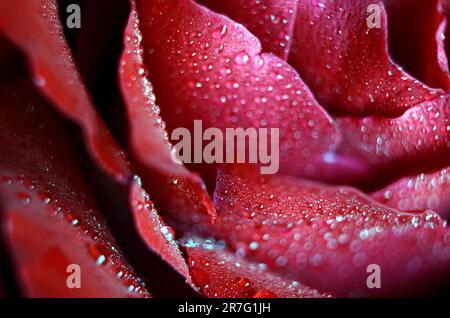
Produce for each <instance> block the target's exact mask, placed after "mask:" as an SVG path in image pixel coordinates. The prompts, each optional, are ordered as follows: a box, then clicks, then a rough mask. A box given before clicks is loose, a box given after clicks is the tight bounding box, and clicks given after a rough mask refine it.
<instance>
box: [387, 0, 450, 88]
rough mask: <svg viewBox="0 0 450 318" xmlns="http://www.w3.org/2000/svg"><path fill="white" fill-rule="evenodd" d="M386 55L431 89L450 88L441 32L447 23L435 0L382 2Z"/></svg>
mask: <svg viewBox="0 0 450 318" xmlns="http://www.w3.org/2000/svg"><path fill="white" fill-rule="evenodd" d="M383 2H384V5H385V7H386V13H387V18H388V26H389V28H388V31H389V35H388V38H389V52H390V53H391V55H392V58H393V59H394V60H395V61H396V62H397V63H399V64H400V65H402V66H403V67H404V68H405V69H406V71H408V72H410V73H411V75H413V76H414V77H415V78H417V79H418V80H420V81H421V82H423V83H425V84H426V85H428V86H430V87H436V88H442V89H443V90H445V91H447V90H448V89H449V88H450V78H449V72H448V61H447V56H446V54H445V43H444V39H445V37H444V36H443V35H444V32H445V28H446V25H447V21H446V19H445V17H444V16H443V14H442V13H441V12H440V10H439V8H440V6H439V2H440V1H438V0H431V1H422V0H412V1H411V0H384V1H383Z"/></svg>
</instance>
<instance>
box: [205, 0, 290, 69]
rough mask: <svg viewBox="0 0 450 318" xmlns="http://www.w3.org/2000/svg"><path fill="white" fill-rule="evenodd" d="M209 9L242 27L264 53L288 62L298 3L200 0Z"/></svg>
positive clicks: (267, 0) (273, 0)
mask: <svg viewBox="0 0 450 318" xmlns="http://www.w3.org/2000/svg"><path fill="white" fill-rule="evenodd" d="M198 2H200V3H202V4H204V5H206V6H207V7H208V8H210V9H212V10H214V11H217V12H220V13H222V14H224V15H226V16H227V17H229V18H231V19H233V20H234V21H236V22H239V23H242V24H243V25H244V26H245V27H246V28H247V29H248V30H249V31H250V32H252V33H253V34H254V35H255V36H257V37H258V39H259V40H260V41H261V45H262V49H263V51H265V52H271V53H274V54H276V55H278V56H279V57H280V58H282V59H283V60H286V59H287V57H288V54H289V49H290V46H291V38H292V31H293V28H294V20H295V14H296V11H297V0H262V1H246V0H222V1H216V0H200V1H198Z"/></svg>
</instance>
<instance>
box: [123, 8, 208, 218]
mask: <svg viewBox="0 0 450 318" xmlns="http://www.w3.org/2000/svg"><path fill="white" fill-rule="evenodd" d="M131 6H132V12H131V15H130V19H129V21H128V25H127V27H126V31H125V41H124V50H123V54H122V57H121V62H120V70H119V77H120V84H121V89H122V93H123V95H124V99H125V105H126V110H127V113H128V121H129V129H130V144H131V147H132V154H133V157H134V158H135V159H136V160H137V161H138V163H139V165H140V166H142V169H140V171H141V173H140V174H141V175H142V176H143V177H144V178H145V179H144V182H145V183H146V185H147V188H148V189H150V190H151V191H152V196H155V197H156V199H157V201H158V204H159V205H158V206H159V207H160V209H161V210H162V211H167V213H169V215H171V216H175V218H176V219H178V220H180V219H181V220H185V221H187V220H188V219H189V220H190V221H192V219H193V218H202V216H203V217H204V216H205V215H208V216H209V218H210V219H211V220H212V219H214V217H215V210H214V206H213V204H212V202H211V199H210V198H209V195H208V193H207V192H206V188H205V186H204V184H203V182H202V180H201V179H200V178H199V176H197V175H196V174H193V173H190V172H189V171H188V170H187V169H186V168H185V167H184V166H183V165H181V164H177V163H175V162H174V160H173V157H172V150H171V145H170V143H169V141H168V139H167V132H166V131H165V128H164V127H165V124H164V122H163V121H162V119H161V117H160V116H159V107H158V106H157V105H156V104H155V96H154V94H153V87H152V85H151V84H150V82H149V81H148V79H147V77H146V74H147V71H146V68H145V66H144V64H143V60H142V49H141V47H140V45H141V43H140V39H141V38H142V36H141V34H140V31H139V21H138V17H137V14H136V11H135V5H134V3H133V2H131ZM196 214H199V215H196Z"/></svg>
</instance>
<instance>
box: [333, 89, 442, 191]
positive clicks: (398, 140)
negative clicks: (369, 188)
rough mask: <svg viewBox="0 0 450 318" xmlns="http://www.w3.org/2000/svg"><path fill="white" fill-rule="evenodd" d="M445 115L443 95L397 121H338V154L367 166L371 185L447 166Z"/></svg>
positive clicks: (379, 119) (356, 119)
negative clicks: (339, 135)
mask: <svg viewBox="0 0 450 318" xmlns="http://www.w3.org/2000/svg"><path fill="white" fill-rule="evenodd" d="M449 115H450V101H449V97H448V96H446V97H442V98H438V99H435V100H432V101H428V102H424V103H422V104H420V105H417V106H415V107H414V108H411V109H409V110H408V111H406V112H405V113H404V114H403V115H401V116H399V117H397V118H386V117H379V116H369V117H365V118H362V119H358V118H353V117H343V118H339V119H337V120H336V123H337V125H338V126H339V127H341V129H342V135H343V142H342V148H341V149H340V152H341V153H343V154H345V155H347V156H350V157H353V158H357V159H358V160H360V161H362V162H363V163H364V164H368V165H370V166H371V167H372V169H373V170H374V171H375V175H374V177H373V180H372V182H373V183H374V184H375V183H377V182H379V181H383V180H385V179H386V178H387V179H389V178H392V177H394V178H395V177H396V176H397V175H404V174H405V173H409V174H415V173H418V172H419V171H420V170H421V169H426V170H427V171H432V170H434V169H438V168H441V167H443V166H447V165H448V164H449V158H450V156H449V155H450V134H449V132H450V117H449ZM418 170H419V171H418ZM386 171H388V172H389V173H386ZM383 172H384V173H383Z"/></svg>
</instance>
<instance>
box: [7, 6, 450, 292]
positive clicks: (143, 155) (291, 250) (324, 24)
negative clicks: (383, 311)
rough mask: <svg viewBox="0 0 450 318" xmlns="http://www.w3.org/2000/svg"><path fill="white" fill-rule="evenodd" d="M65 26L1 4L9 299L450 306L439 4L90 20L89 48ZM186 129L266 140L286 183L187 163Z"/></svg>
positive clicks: (245, 170) (447, 109)
mask: <svg viewBox="0 0 450 318" xmlns="http://www.w3.org/2000/svg"><path fill="white" fill-rule="evenodd" d="M67 5H68V3H66V1H55V0H45V1H32V0H15V1H2V2H1V4H0V64H1V69H2V74H1V75H0V80H1V87H0V96H1V108H0V119H1V120H0V149H1V151H0V207H1V210H0V211H1V220H2V222H1V232H2V246H1V249H4V250H5V253H3V254H2V255H7V257H4V260H3V262H2V264H5V266H4V267H5V268H3V269H2V273H3V276H4V278H5V277H7V276H8V273H9V272H10V271H12V272H13V273H14V274H15V276H14V277H15V279H14V281H9V280H6V281H5V282H4V284H5V285H6V287H7V288H6V289H5V288H4V289H5V290H6V293H8V292H10V291H9V289H10V287H11V286H15V285H16V284H17V286H19V290H20V294H21V295H24V296H29V297H149V296H150V295H154V296H193V295H195V294H196V293H199V294H201V295H202V296H207V297H256V298H266V297H330V296H331V297H356V296H405V295H429V294H431V293H433V294H435V293H439V292H440V291H441V290H443V289H445V288H448V283H449V272H448V268H449V265H450V233H449V231H448V227H447V224H446V218H447V217H448V215H449V213H450V200H449V198H450V187H449V183H450V177H449V169H450V168H449V167H448V166H449V163H450V120H449V116H450V102H449V100H450V97H449V96H448V95H447V93H446V92H447V91H448V90H449V88H450V80H449V71H448V63H447V57H446V53H447V52H449V51H448V50H449V47H447V46H448V42H446V41H445V37H444V35H445V34H446V32H447V24H446V23H447V20H446V16H447V14H448V12H449V11H448V8H447V2H446V1H442V2H441V1H419V0H415V1H407V0H404V1H401V0H400V1H399V0H396V1H394V0H385V1H369V0H355V1H348V0H335V1H331V0H320V1H319V0H318V1H311V0H260V1H244V0H226V1H225V0H223V1H212V0H199V1H193V0H152V1H140V0H136V1H134V0H130V2H129V4H128V3H127V2H126V1H119V0H118V1H111V2H108V4H106V3H105V4H102V5H99V4H98V3H95V2H92V1H89V2H88V1H86V3H85V5H84V6H82V7H81V8H82V9H81V14H82V17H83V19H82V20H81V21H82V26H81V29H80V30H78V31H77V30H72V29H70V28H66V29H64V27H63V26H64V25H65V23H66V21H65V18H66V17H67V14H68V13H67V12H66V10H65V8H66V7H67ZM78 8H79V7H78ZM75 9H77V8H76V7H75ZM75 9H74V10H75ZM75 11H76V10H75ZM60 13H61V16H60ZM66 26H67V24H66ZM121 36H123V40H122V39H120V38H119V37H121ZM66 37H67V39H66ZM69 44H70V45H69ZM119 51H120V52H119ZM115 52H116V53H117V54H116V53H115ZM194 121H201V123H202V125H203V126H202V127H203V128H204V129H215V130H214V131H215V132H216V133H217V134H221V133H224V134H225V133H226V132H227V131H228V129H249V128H252V129H253V128H254V129H258V130H259V131H269V132H270V133H269V137H274V136H275V135H274V132H275V130H272V129H276V132H277V136H279V140H278V139H277V141H278V143H277V144H276V147H277V148H278V147H279V157H277V158H276V159H277V161H279V162H277V165H279V167H278V166H277V170H278V168H279V171H278V173H276V174H267V175H266V174H262V173H261V169H258V168H259V167H261V166H262V160H261V162H258V163H259V165H255V164H253V163H252V162H250V163H248V162H246V163H239V164H238V163H222V162H220V161H219V162H217V161H215V162H214V163H205V162H204V161H203V162H196V163H195V164H190V163H189V162H185V164H180V163H177V162H175V161H174V160H173V154H174V151H176V150H177V149H176V147H174V148H173V147H172V146H173V143H174V138H172V137H173V135H174V131H176V129H177V128H179V127H186V128H187V129H186V130H185V131H187V132H188V133H194V136H195V128H194V127H196V126H195V122H194ZM211 131H212V130H211ZM110 132H111V133H110ZM196 138H198V136H197V137H194V139H195V140H194V141H193V143H196V142H197V141H196V140H197V139H196ZM249 140H251V138H249ZM171 142H172V144H171ZM200 142H201V141H200ZM249 143H250V141H249ZM235 146H236V145H234V146H232V147H231V151H236V149H237V148H236V147H237V146H236V147H235ZM259 146H261V144H259ZM224 149H225V147H224ZM227 149H228V148H227ZM228 150H229V149H228ZM270 150H271V151H273V150H274V148H273V144H272V145H271V147H270ZM246 151H248V152H249V153H251V151H252V150H251V149H249V148H246ZM259 151H260V152H261V150H260V149H259ZM260 152H259V154H260ZM216 154H217V152H216ZM259 159H261V158H259ZM278 159H279V160H278ZM6 252H7V253H6ZM160 258H162V259H163V260H164V262H161V261H160ZM78 272H81V273H83V279H82V280H81V282H80V281H79V280H78V278H77V276H76V275H77V273H78ZM176 272H178V273H176ZM138 275H139V277H142V278H139V277H138ZM0 278H1V276H0ZM184 282H186V283H184ZM1 285H2V281H1V280H0V294H1V293H2V292H1V290H2V286H1ZM80 287H81V288H80Z"/></svg>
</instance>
